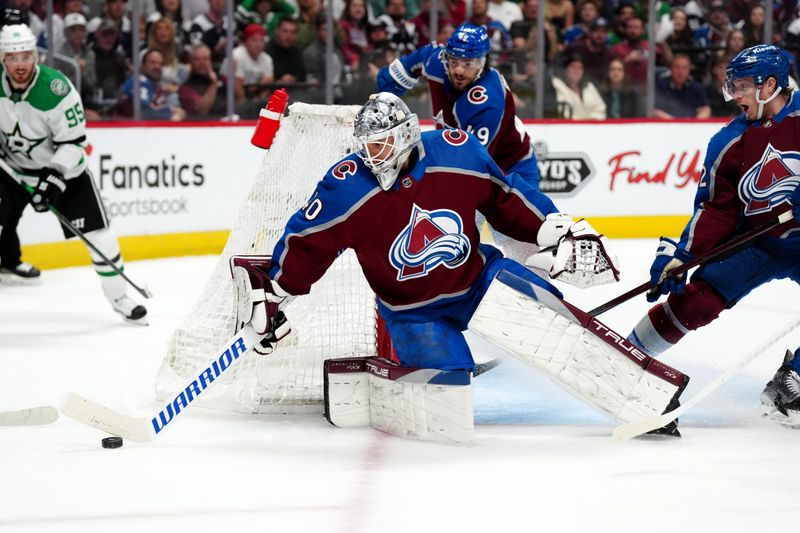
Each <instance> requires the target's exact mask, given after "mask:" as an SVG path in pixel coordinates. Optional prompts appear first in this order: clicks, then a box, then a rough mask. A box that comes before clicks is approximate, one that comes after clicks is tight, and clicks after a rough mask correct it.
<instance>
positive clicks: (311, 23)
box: [296, 0, 320, 50]
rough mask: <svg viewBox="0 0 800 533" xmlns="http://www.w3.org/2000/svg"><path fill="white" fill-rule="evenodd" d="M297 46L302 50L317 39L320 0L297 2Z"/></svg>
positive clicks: (299, 0)
mask: <svg viewBox="0 0 800 533" xmlns="http://www.w3.org/2000/svg"><path fill="white" fill-rule="evenodd" d="M297 7H298V9H299V12H298V13H297V41H296V42H297V46H299V47H300V49H301V50H302V49H304V48H305V47H306V46H308V45H309V44H311V42H312V41H314V40H315V39H316V38H317V14H318V13H320V0H297Z"/></svg>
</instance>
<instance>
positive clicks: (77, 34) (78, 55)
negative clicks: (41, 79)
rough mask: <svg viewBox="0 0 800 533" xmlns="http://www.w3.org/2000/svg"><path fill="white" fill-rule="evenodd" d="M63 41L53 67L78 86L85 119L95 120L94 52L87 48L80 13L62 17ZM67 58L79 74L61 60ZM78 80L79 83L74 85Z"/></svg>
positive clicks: (95, 76) (82, 17)
mask: <svg viewBox="0 0 800 533" xmlns="http://www.w3.org/2000/svg"><path fill="white" fill-rule="evenodd" d="M63 28H64V37H65V39H64V41H63V43H62V44H61V47H60V48H59V49H58V50H56V54H57V56H56V58H55V62H54V66H55V67H56V69H58V70H59V71H61V72H63V73H64V74H65V75H66V76H67V77H68V78H69V79H70V81H72V83H73V84H74V85H76V86H78V85H80V88H81V89H80V91H81V100H83V106H84V112H85V113H86V118H87V119H90V120H92V119H97V118H99V116H100V115H99V114H98V113H97V106H96V104H95V102H94V98H95V88H96V86H97V72H96V70H95V56H94V50H92V49H91V48H89V44H88V42H87V33H86V17H84V16H83V15H82V14H80V13H69V14H68V15H65V16H64V20H63ZM62 57H65V58H69V59H72V60H73V61H75V63H77V65H78V69H79V72H75V69H74V66H73V65H72V64H67V63H66V62H65V61H63V60H62V59H61V58H62ZM78 79H80V83H76V81H78Z"/></svg>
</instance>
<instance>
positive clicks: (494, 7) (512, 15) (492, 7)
mask: <svg viewBox="0 0 800 533" xmlns="http://www.w3.org/2000/svg"><path fill="white" fill-rule="evenodd" d="M489 16H490V17H491V18H492V20H494V21H497V22H499V23H500V24H502V25H503V28H505V30H506V31H508V30H510V29H511V25H512V24H514V23H515V22H517V21H519V20H522V9H521V8H520V5H519V3H518V2H512V1H511V0H490V1H489Z"/></svg>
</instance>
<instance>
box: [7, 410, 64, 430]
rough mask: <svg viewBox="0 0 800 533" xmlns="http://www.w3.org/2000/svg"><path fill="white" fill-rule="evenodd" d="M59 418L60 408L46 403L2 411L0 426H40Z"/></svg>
mask: <svg viewBox="0 0 800 533" xmlns="http://www.w3.org/2000/svg"><path fill="white" fill-rule="evenodd" d="M56 420H58V409H56V408H55V407H50V406H49V405H45V406H42V407H31V408H30V409H20V410H18V411H3V412H1V413H0V426H38V425H41V424H50V423H52V422H55V421H56Z"/></svg>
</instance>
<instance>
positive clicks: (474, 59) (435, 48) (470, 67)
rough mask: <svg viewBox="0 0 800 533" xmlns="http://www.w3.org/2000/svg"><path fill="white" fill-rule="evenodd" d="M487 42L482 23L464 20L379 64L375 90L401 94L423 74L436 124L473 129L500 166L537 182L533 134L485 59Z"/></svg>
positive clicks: (498, 74)
mask: <svg viewBox="0 0 800 533" xmlns="http://www.w3.org/2000/svg"><path fill="white" fill-rule="evenodd" d="M489 48H490V44H489V36H488V35H487V33H486V29H485V28H484V27H483V26H473V25H471V24H463V25H461V26H459V28H458V29H457V30H456V31H455V32H454V33H453V35H452V36H451V37H450V38H449V39H448V40H447V43H446V44H445V45H441V44H437V43H431V44H429V45H426V46H424V47H422V48H420V49H419V50H416V51H414V52H412V53H410V54H408V55H406V56H404V57H401V58H399V59H395V60H394V61H393V62H392V63H391V64H390V65H388V66H386V67H384V68H382V69H381V70H380V71H379V72H378V79H377V84H378V90H379V91H385V92H390V93H393V94H396V95H397V96H403V95H404V94H405V93H406V91H408V90H409V89H412V88H414V85H416V83H417V80H418V79H419V77H420V76H424V77H425V79H426V80H427V81H428V87H429V88H430V93H431V103H432V104H433V114H434V119H435V121H436V125H437V127H438V128H459V129H462V130H464V131H467V132H468V133H472V134H473V135H475V136H476V137H477V138H478V140H480V142H481V144H482V145H484V146H485V147H486V148H487V149H488V150H489V154H490V155H491V156H492V157H493V158H494V160H495V161H496V162H497V164H498V165H499V166H500V168H501V169H503V170H504V171H506V172H516V173H517V174H519V175H520V176H522V177H523V178H524V179H526V180H528V181H529V183H530V184H531V185H533V186H534V187H535V188H538V187H539V169H538V167H537V165H536V156H535V155H534V153H533V147H532V146H531V139H530V137H529V136H528V133H527V132H526V131H525V128H524V126H523V125H522V122H521V121H520V120H519V119H518V118H517V112H516V107H515V106H514V97H513V96H512V94H511V91H510V90H509V88H508V85H507V84H506V81H505V79H503V76H502V75H501V74H500V73H499V72H497V70H495V69H494V68H492V67H490V66H489V65H488V54H489Z"/></svg>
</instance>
